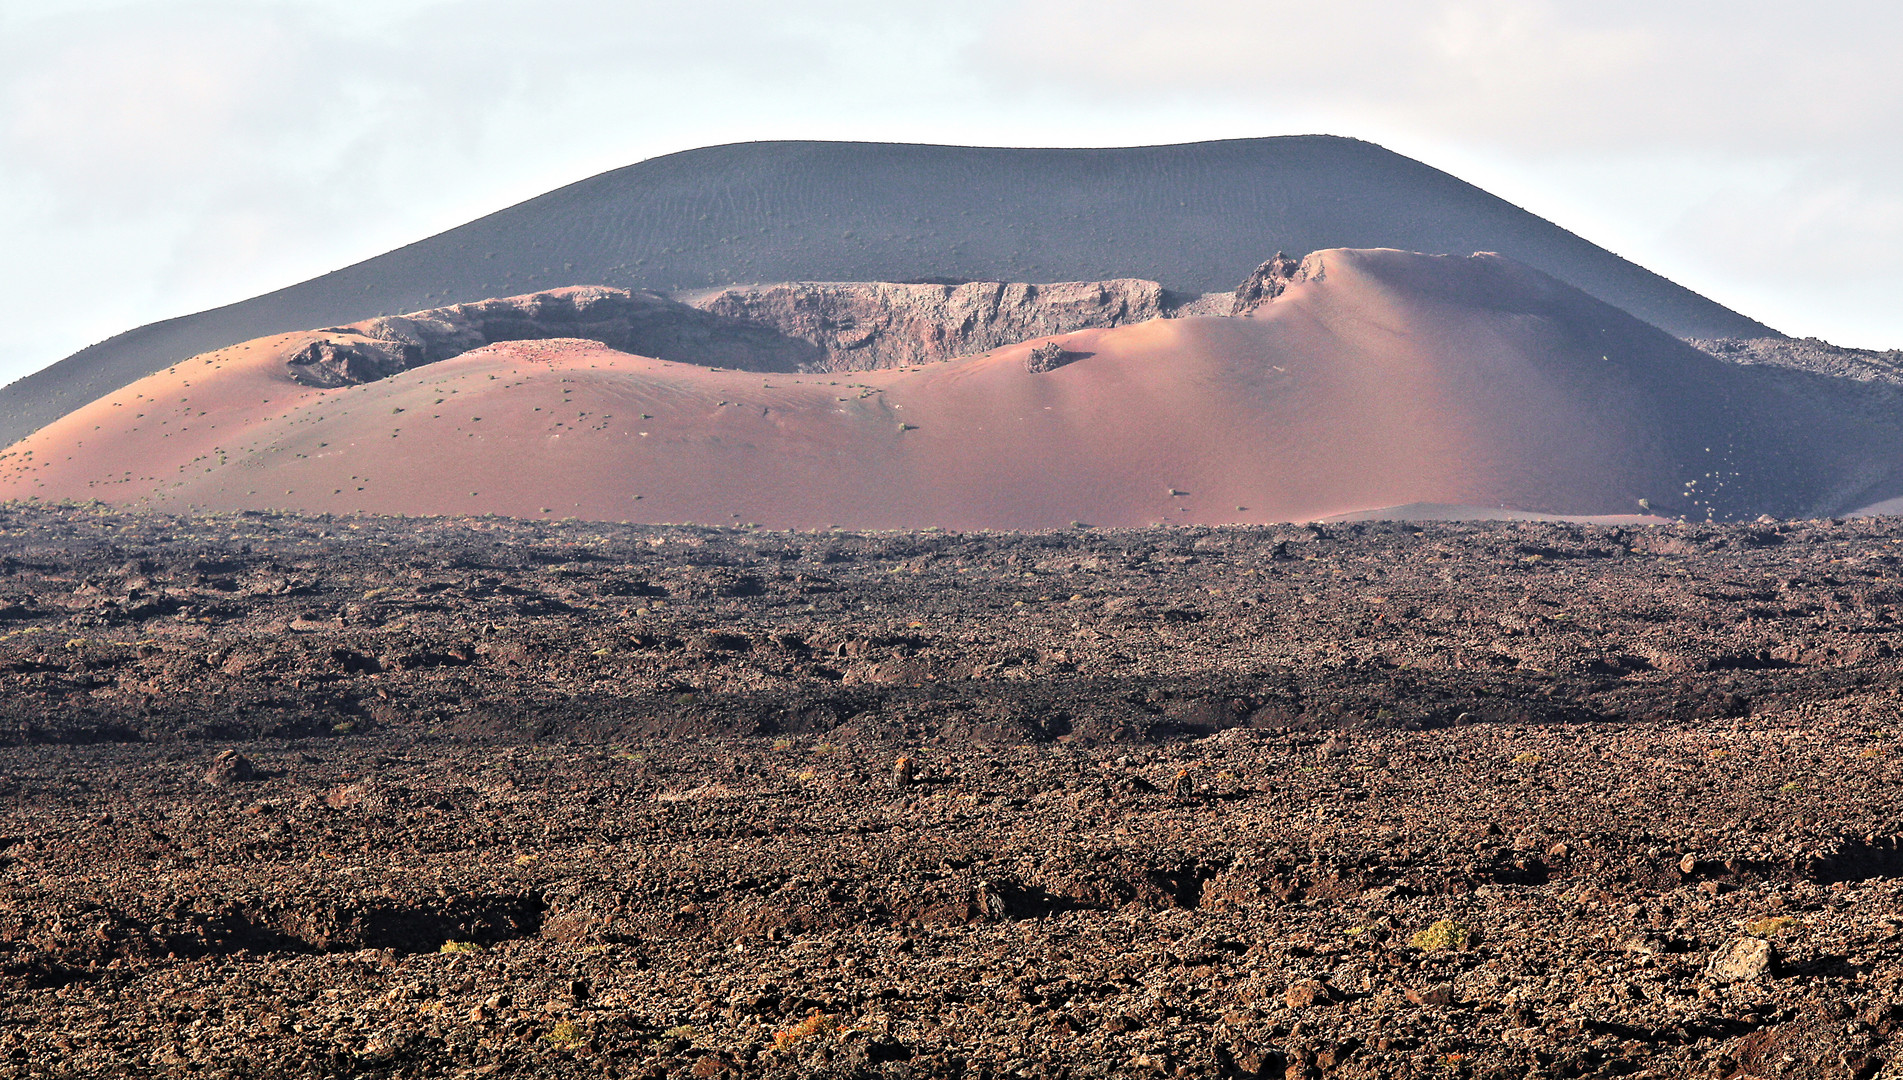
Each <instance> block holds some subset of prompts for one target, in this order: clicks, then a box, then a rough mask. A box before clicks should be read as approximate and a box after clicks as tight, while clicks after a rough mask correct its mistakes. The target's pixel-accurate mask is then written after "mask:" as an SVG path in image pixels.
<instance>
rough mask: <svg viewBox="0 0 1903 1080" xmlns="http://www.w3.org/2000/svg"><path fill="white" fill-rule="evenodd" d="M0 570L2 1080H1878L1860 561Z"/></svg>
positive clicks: (244, 532)
mask: <svg viewBox="0 0 1903 1080" xmlns="http://www.w3.org/2000/svg"><path fill="white" fill-rule="evenodd" d="M0 528H4V536H0V575H4V576H0V620H3V622H0V687H3V688H4V691H5V692H4V694H0V715H3V716H4V718H5V723H6V727H5V729H4V730H5V732H6V735H7V738H8V741H9V742H10V744H11V745H10V746H9V747H8V748H6V749H4V750H0V754H4V755H5V762H6V764H5V768H4V771H3V772H0V806H4V807H5V817H4V818H3V819H0V1075H21V1076H29V1075H47V1076H57V1075H68V1074H71V1075H114V1076H117V1075H128V1074H132V1075H159V1076H222V1075H250V1076H260V1077H264V1076H386V1075H388V1076H471V1077H477V1076H512V1075H521V1076H530V1075H533V1076H571V1075H572V1076H591V1077H592V1076H656V1077H658V1076H699V1077H717V1076H725V1075H776V1076H808V1075H821V1076H853V1075H873V1076H963V1075H970V1076H990V1077H1009V1076H1029V1077H1042V1076H1075V1077H1086V1076H1122V1075H1133V1076H1145V1075H1147V1076H1165V1075H1179V1076H1196V1077H1217V1076H1273V1077H1282V1076H1289V1077H1303V1078H1307V1077H1323V1076H1329V1077H1334V1076H1340V1077H1377V1076H1379V1077H1387V1076H1402V1077H1406V1076H1417V1077H1475V1076H1489V1077H1521V1076H1551V1077H1561V1076H1566V1077H1572V1076H1625V1075H1644V1076H1653V1077H1661V1078H1663V1077H1680V1076H1709V1077H1714V1078H1730V1077H1750V1076H1757V1077H1818V1078H1823V1077H1831V1078H1837V1077H1869V1076H1875V1075H1897V1074H1899V1070H1903V1061H1898V1062H1897V1063H1895V1064H1892V1063H1891V1059H1892V1058H1898V1059H1903V1033H1899V1032H1898V1030H1897V1029H1898V1028H1899V1026H1900V1025H1903V957H1899V954H1898V941H1899V938H1900V935H1903V886H1900V884H1899V877H1903V854H1900V853H1899V851H1898V837H1899V835H1903V817H1899V809H1898V794H1899V788H1898V784H1899V780H1903V771H1899V768H1898V764H1897V754H1898V752H1899V750H1903V747H1899V746H1898V745H1897V734H1898V725H1899V720H1898V715H1897V707H1896V703H1895V686H1896V683H1897V679H1898V674H1899V671H1900V670H1903V662H1899V661H1898V660H1897V659H1896V658H1895V652H1896V648H1897V645H1898V638H1899V635H1900V634H1903V628H1899V625H1898V623H1897V621H1896V619H1895V614H1894V612H1895V605H1896V603H1897V601H1898V600H1899V598H1900V597H1903V590H1899V587H1898V580H1899V578H1898V575H1899V568H1898V566H1897V552H1898V548H1899V545H1903V523H1896V522H1890V521H1875V522H1854V523H1828V522H1793V523H1764V524H1759V525H1748V526H1747V525H1739V526H1710V525H1701V526H1679V527H1670V528H1661V529H1656V530H1620V529H1612V528H1590V527H1578V526H1566V525H1544V524H1488V525H1448V524H1436V525H1428V526H1421V527H1416V526H1403V525H1382V524H1369V525H1339V526H1337V525H1330V526H1325V527H1322V528H1308V527H1286V528H1282V529H1246V530H1243V529H1238V530H1197V529H1185V530H1156V531H1129V532H1122V531H1118V532H1101V531H1093V530H1084V529H1079V530H1073V531H1069V532H1065V533H1061V534H1038V535H991V534H966V535H956V534H934V533H927V534H890V535H841V534H787V533H762V532H755V531H746V530H738V529H736V530H732V531H716V530H705V529H652V528H634V527H623V526H604V525H598V524H585V523H571V522H549V523H525V522H516V521H504V520H493V519H492V520H464V521H439V520H408V521H403V520H391V519H369V518H363V519H344V518H338V519H332V520H318V519H305V518H293V517H281V516H270V515H255V514H253V515H226V516H218V517H204V518H189V519H188V518H157V517H150V516H138V515H129V514H120V513H117V512H113V511H107V510H101V509H97V508H68V509H26V508H21V507H18V506H15V507H10V508H6V509H5V510H4V511H0ZM234 749H235V750H236V751H238V752H239V753H241V754H242V755H243V756H244V758H245V759H246V761H245V762H243V763H240V762H235V761H232V760H231V759H229V758H226V759H225V760H224V761H223V763H222V765H221V766H220V767H219V768H217V769H214V770H213V771H212V772H211V774H210V775H211V777H212V779H214V780H217V781H219V782H218V783H212V782H208V781H207V779H206V777H207V770H208V768H210V767H211V766H212V764H213V759H214V756H215V755H218V754H219V753H220V752H222V751H227V750H234ZM902 757H903V758H905V759H906V760H907V762H908V765H909V768H910V770H911V778H910V780H909V781H907V782H898V778H895V772H894V770H895V765H896V763H897V761H898V760H899V759H900V758H902ZM1893 1036H1894V1038H1893ZM1885 1070H1888V1071H1887V1072H1886V1071H1885Z"/></svg>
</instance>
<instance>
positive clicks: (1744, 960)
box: [1705, 937, 1778, 982]
mask: <svg viewBox="0 0 1903 1080" xmlns="http://www.w3.org/2000/svg"><path fill="white" fill-rule="evenodd" d="M1777 959H1778V958H1777V946H1775V945H1772V944H1771V943H1770V942H1768V941H1766V940H1764V939H1763V938H1756V937H1741V938H1733V939H1731V940H1730V941H1727V942H1725V944H1724V945H1723V946H1721V947H1720V948H1719V949H1718V951H1717V952H1715V953H1713V954H1712V957H1711V962H1710V963H1709V964H1707V965H1706V966H1705V974H1707V975H1709V976H1711V977H1712V978H1714V979H1716V980H1718V981H1719V982H1754V981H1756V980H1758V979H1762V978H1764V977H1766V976H1768V975H1770V974H1772V973H1773V972H1774V971H1775V970H1776V968H1777Z"/></svg>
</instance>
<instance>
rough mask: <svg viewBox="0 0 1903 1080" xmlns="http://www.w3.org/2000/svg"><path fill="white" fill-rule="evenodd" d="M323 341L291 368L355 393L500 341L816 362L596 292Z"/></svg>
mask: <svg viewBox="0 0 1903 1080" xmlns="http://www.w3.org/2000/svg"><path fill="white" fill-rule="evenodd" d="M319 332H320V333H322V334H325V335H328V336H327V337H325V338H323V339H320V340H318V341H316V342H313V343H312V344H310V345H307V346H305V347H304V348H303V349H301V350H299V351H298V352H297V353H295V354H293V355H292V357H291V358H290V359H289V360H288V361H287V365H288V366H289V367H290V369H291V377H292V378H294V379H296V380H297V381H298V382H300V383H303V384H304V385H306V386H322V387H336V386H350V385H354V384H357V383H364V382H373V381H375V380H377V379H386V378H389V377H390V376H391V375H395V374H397V373H399V372H402V371H407V370H409V369H410V368H413V367H419V366H421V365H423V364H433V363H436V362H438V361H441V360H448V359H450V358H451V357H455V356H460V355H462V354H463V353H466V352H469V351H471V350H473V349H479V348H481V347H483V346H484V345H491V344H494V343H496V342H499V341H529V340H537V339H544V338H581V339H584V340H588V341H599V342H601V343H602V344H604V345H607V346H609V347H610V348H614V349H621V350H623V351H625V352H631V353H636V354H639V355H641V356H653V357H657V358H659V359H662V360H675V361H679V362H681V363H689V364H703V365H709V366H727V367H745V368H751V369H754V370H760V371H796V370H800V369H801V368H802V367H806V366H810V365H812V364H814V363H816V362H817V361H818V360H819V359H820V353H819V350H818V349H817V348H816V347H815V346H813V345H812V344H810V343H808V342H804V341H800V340H798V339H796V338H790V337H787V336H786V335H784V334H782V333H780V332H778V331H777V330H775V329H774V328H772V327H770V326H762V325H754V324H749V323H746V322H742V321H737V320H733V319H727V318H723V317H721V316H718V315H712V314H709V313H707V312H705V311H701V310H699V309H698V308H695V307H692V306H690V305H687V304H683V303H680V302H679V301H676V300H671V299H669V298H667V297H665V296H661V295H660V294H658V293H650V292H629V291H628V290H626V289H610V288H603V287H599V286H581V287H574V288H567V289H555V290H551V291H549V292H540V293H529V294H527V295H524V296H511V297H504V298H500V299H495V300H483V301H480V302H478V303H474V304H455V305H453V306H450V307H443V308H432V309H429V310H427V311H418V312H413V313H411V314H408V315H385V316H380V317H378V318H374V319H366V320H364V321H363V322H359V323H352V324H350V325H349V326H340V327H332V328H330V329H328V330H323V331H319Z"/></svg>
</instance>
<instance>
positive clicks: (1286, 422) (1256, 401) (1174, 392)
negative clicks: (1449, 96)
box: [0, 251, 1903, 529]
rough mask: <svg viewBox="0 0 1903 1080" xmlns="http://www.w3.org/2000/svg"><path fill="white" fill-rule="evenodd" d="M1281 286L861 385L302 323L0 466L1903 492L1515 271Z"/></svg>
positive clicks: (1019, 515) (604, 499) (24, 470)
mask: <svg viewBox="0 0 1903 1080" xmlns="http://www.w3.org/2000/svg"><path fill="white" fill-rule="evenodd" d="M1276 287H1277V288H1279V289H1281V290H1283V291H1281V292H1280V294H1279V296H1276V297H1275V298H1273V299H1272V300H1270V301H1269V302H1267V303H1266V304H1263V305H1262V306H1259V307H1256V308H1255V309H1254V310H1253V311H1252V312H1251V313H1250V315H1249V316H1248V317H1243V318H1216V317H1187V318H1176V319H1157V320H1152V321H1149V322H1144V323H1140V324H1136V325H1125V326H1119V327H1114V328H1109V329H1098V330H1086V331H1081V332H1077V333H1072V334H1066V335H1061V336H1059V337H1056V338H1047V339H1045V340H1043V341H1035V342H1024V343H1020V344H1018V345H1014V346H1010V347H1006V348H1001V349H998V350H995V351H993V352H991V353H987V354H984V355H980V356H971V357H966V358H963V359H960V360H953V361H947V362H944V363H938V364H930V365H925V366H922V367H914V368H899V369H891V370H884V371H874V372H864V373H860V374H858V375H856V376H840V375H836V374H835V375H815V374H810V373H809V374H785V375H780V374H772V373H761V372H754V371H734V370H720V369H709V368H704V367H697V366H693V365H690V364H683V363H676V362H670V361H666V360H658V359H652V358H647V357H639V356H633V355H629V354H627V353H621V352H616V351H614V350H612V349H608V348H606V347H603V346H602V345H600V344H599V343H596V342H591V341H581V340H573V339H567V340H554V341H528V342H508V343H501V344H494V345H489V346H486V347H483V348H479V349H476V350H475V351H472V352H467V353H464V354H462V355H460V356H457V357H455V358H453V359H448V360H444V361H441V362H438V363H430V364H425V365H424V366H422V367H417V368H413V369H410V370H407V371H402V372H400V373H398V374H394V375H392V376H390V377H388V378H383V379H378V380H376V381H374V382H369V383H366V384H363V385H359V386H347V387H342V388H337V389H324V388H318V387H312V386H306V385H300V384H299V383H298V382H296V381H294V378H293V376H292V374H291V372H290V368H289V367H288V366H287V363H286V361H287V359H292V358H295V357H296V356H298V355H300V353H301V351H302V350H306V349H308V347H309V345H310V341H311V339H312V336H313V335H311V334H303V335H285V336H280V337H277V338H269V339H262V340H260V341H258V342H253V343H250V344H249V345H246V346H240V347H238V348H236V349H228V350H223V351H221V352H218V353H213V354H209V355H207V356H205V357H201V358H197V359H194V360H193V361H191V362H190V363H189V364H185V365H179V366H178V367H176V368H173V369H169V370H168V371H166V372H161V373H159V374H157V375H154V376H151V377H150V378H148V379H146V380H142V381H141V382H139V383H137V384H135V385H134V386H132V387H128V388H126V390H124V391H122V392H120V393H118V394H113V395H109V396H108V397H106V398H102V399H100V400H99V401H97V402H94V403H93V404H91V405H89V406H87V407H86V408H84V409H81V410H79V411H77V412H75V413H73V414H71V415H70V416H68V417H66V418H63V419H62V420H60V421H59V422H58V423H56V424H53V425H51V426H49V427H47V428H46V429H44V430H43V431H41V432H39V433H37V434H35V435H34V436H33V437H31V438H29V439H27V440H25V441H23V442H22V443H20V444H17V445H16V446H14V447H13V448H12V449H11V450H10V451H9V452H8V453H7V454H6V455H5V456H4V457H0V495H5V496H7V497H12V498H26V497H36V496H37V497H40V498H48V499H54V498H74V499H94V498H96V499H102V500H106V501H109V502H114V503H118V504H122V505H138V506H148V507H159V508H179V509H182V508H194V507H196V508H217V509H244V508H266V507H278V508H296V509H300V510H309V511H322V512H330V511H359V510H362V511H370V512H376V513H404V514H418V513H421V514H472V513H502V514H509V515H516V516H531V517H532V516H540V515H544V514H552V515H572V516H576V517H584V518H594V519H606V520H623V521H641V522H698V523H706V524H717V523H731V522H732V521H735V520H742V521H750V522H759V523H762V524H766V525H770V526H775V527H814V526H824V525H828V524H837V525H845V526H849V527H856V528H918V527H923V526H929V525H941V526H945V527H953V528H1004V529H1024V528H1044V527H1051V526H1060V525H1064V524H1067V523H1069V522H1071V521H1073V520H1084V521H1090V522H1093V523H1096V524H1103V525H1144V524H1150V523H1155V522H1173V523H1196V524H1219V523H1233V522H1267V521H1288V520H1307V519H1313V518H1319V517H1324V516H1328V515H1333V514H1342V513H1352V512H1354V511H1358V510H1366V509H1369V508H1374V507H1393V506H1404V505H1408V504H1420V503H1434V504H1447V505H1454V506H1470V507H1501V508H1508V509H1513V510H1522V511H1535V512H1541V513H1557V514H1574V515H1618V514H1639V513H1642V512H1645V511H1646V510H1648V509H1650V510H1653V511H1656V512H1660V513H1667V514H1683V515H1687V516H1698V517H1703V516H1707V515H1716V516H1721V517H1736V516H1755V515H1757V514H1759V513H1765V512H1769V513H1773V514H1777V515H1779V516H1795V515H1800V514H1808V513H1819V512H1830V511H1832V510H1834V509H1836V508H1838V507H1844V508H1848V507H1854V506H1861V505H1865V504H1867V503H1871V502H1875V501H1878V500H1879V499H1880V498H1886V497H1890V496H1891V495H1893V494H1896V493H1899V487H1898V477H1897V470H1896V468H1895V464H1894V463H1895V462H1897V461H1898V460H1899V455H1898V447H1899V446H1903V438H1899V435H1898V429H1897V424H1896V422H1895V421H1894V420H1893V419H1890V418H1889V417H1890V416H1891V415H1892V412H1893V411H1892V410H1886V409H1883V408H1880V407H1877V406H1875V405H1873V404H1872V403H1871V402H1870V401H1867V400H1865V396H1860V395H1866V391H1867V389H1868V388H1867V387H1865V386H1863V385H1862V384H1853V383H1850V382H1848V381H1846V380H1831V379H1827V378H1818V377H1809V376H1804V375H1802V374H1801V373H1797V372H1792V371H1788V370H1783V369H1778V370H1775V371H1769V370H1767V371H1759V370H1756V369H1751V368H1745V367H1740V366H1737V365H1731V364H1726V363H1723V362H1721V361H1719V360H1716V359H1714V358H1712V357H1710V356H1708V355H1706V354H1704V353H1702V352H1699V351H1698V350H1696V349H1693V348H1692V347H1690V346H1688V345H1685V344H1684V343H1682V342H1679V341H1677V340H1676V339H1674V338H1672V337H1670V336H1669V335H1667V334H1664V333H1663V332H1661V331H1659V330H1657V329H1655V328H1653V327H1651V326H1648V325H1646V324H1644V323H1642V322H1639V321H1638V320H1636V319H1633V318H1632V317H1630V316H1628V315H1626V314H1624V313H1623V312H1620V311H1618V310H1617V309H1614V308H1611V307H1609V306H1607V305H1605V304H1602V303H1599V302H1598V301H1595V300H1593V299H1592V298H1590V297H1588V296H1586V295H1585V294H1583V293H1581V292H1579V291H1578V290H1575V289H1572V288H1570V287H1568V286H1566V285H1564V284H1562V283H1560V282H1557V281H1555V280H1553V279H1552V278H1549V277H1546V276H1545V275H1543V274H1540V273H1539V272H1537V271H1535V270H1532V269H1529V268H1527V267H1525V266H1522V265H1520V264H1518V263H1516V262H1514V261H1513V260H1510V259H1507V258H1504V257H1501V256H1492V255H1488V256H1473V257H1469V258H1448V257H1437V256H1424V255H1417V254H1411V253H1406V252H1399V251H1329V252H1323V253H1318V254H1316V255H1313V256H1310V257H1309V259H1308V260H1306V261H1305V262H1304V264H1303V265H1302V267H1301V268H1299V270H1297V271H1296V272H1294V273H1292V274H1290V275H1288V277H1287V278H1286V279H1285V280H1282V281H1278V282H1277V283H1276ZM1052 345H1056V346H1057V348H1056V349H1053V348H1051V346H1052ZM1053 353H1057V354H1058V355H1057V356H1056V358H1055V361H1056V362H1057V363H1058V366H1056V367H1054V368H1052V369H1050V370H1044V368H1045V367H1046V366H1047V365H1048V364H1049V363H1050V362H1052V361H1051V354H1053ZM1040 360H1042V361H1043V362H1039V361H1040ZM1641 500H1644V502H1642V501H1641Z"/></svg>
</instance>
